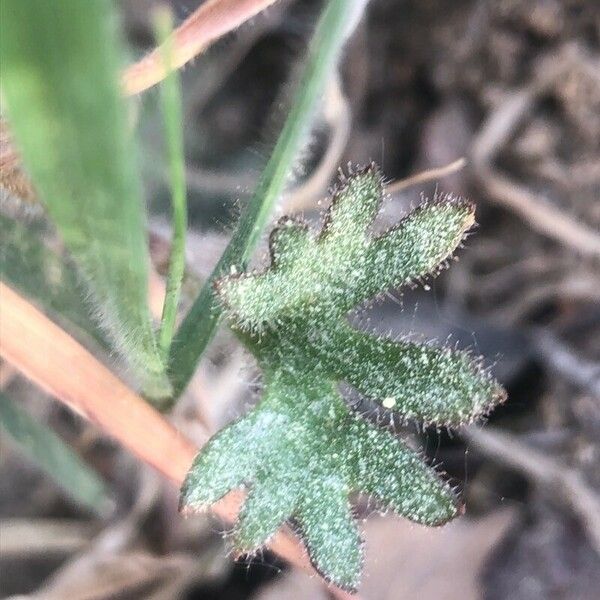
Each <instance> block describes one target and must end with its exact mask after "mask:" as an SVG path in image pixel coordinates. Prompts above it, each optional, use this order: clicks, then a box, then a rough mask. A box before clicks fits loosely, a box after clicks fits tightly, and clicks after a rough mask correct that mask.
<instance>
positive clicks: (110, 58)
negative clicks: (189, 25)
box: [0, 0, 170, 398]
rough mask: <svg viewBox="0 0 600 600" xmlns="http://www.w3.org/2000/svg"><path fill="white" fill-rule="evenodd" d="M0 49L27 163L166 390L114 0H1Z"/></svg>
mask: <svg viewBox="0 0 600 600" xmlns="http://www.w3.org/2000/svg"><path fill="white" fill-rule="evenodd" d="M0 49H1V62H2V88H3V93H4V95H5V97H6V101H7V107H8V113H9V121H10V125H11V127H12V131H13V133H14V137H15V141H16V143H17V145H18V146H19V149H20V150H21V151H22V154H23V160H24V163H25V166H26V168H27V170H28V172H29V174H30V175H31V177H32V179H33V182H34V184H35V187H36V189H37V190H38V192H39V194H40V197H41V199H42V201H43V203H44V205H45V206H46V208H47V210H48V213H49V214H50V217H51V219H52V220H53V222H54V223H55V224H56V227H57V229H58V231H59V233H60V235H61V237H62V238H63V240H64V241H65V243H66V245H67V247H68V249H69V251H70V252H71V253H72V255H73V257H74V258H75V260H76V261H77V263H78V265H79V267H80V268H81V271H82V273H83V277H84V279H85V280H86V282H87V283H88V286H89V289H90V291H91V295H92V297H93V299H94V300H95V302H96V304H97V308H98V310H97V313H98V316H99V318H100V320H101V322H102V325H103V326H104V327H105V328H106V330H107V331H108V332H109V334H110V336H111V338H112V341H113V343H114V344H115V346H116V348H117V349H118V350H119V351H120V352H121V353H122V354H123V356H124V357H125V358H126V359H127V360H128V362H129V364H130V366H131V367H132V368H133V370H134V373H135V374H136V375H137V377H138V378H139V379H140V380H141V382H142V384H143V386H144V388H145V389H146V390H148V393H149V394H150V395H152V396H155V397H157V398H161V397H164V396H166V395H168V393H169V391H170V386H169V383H168V380H167V378H166V375H165V370H164V364H163V361H162V360H161V357H160V355H159V352H158V348H157V345H156V341H155V336H154V331H153V325H152V320H151V316H150V313H149V309H148V304H147V280H148V274H147V271H148V249H147V239H146V222H145V212H144V206H143V204H142V197H141V189H140V182H139V178H138V176H137V172H136V167H137V165H136V160H135V155H136V152H135V148H134V144H133V140H132V139H131V135H130V133H129V131H130V129H131V128H130V127H129V126H128V123H127V114H126V106H125V104H124V101H123V100H122V98H121V94H120V91H119V86H118V79H117V78H118V72H119V68H120V66H121V45H120V43H119V40H118V36H117V34H116V30H115V19H114V15H113V13H112V10H111V2H109V1H108V0H98V1H94V2H80V1H79V0H62V1H61V2H47V1H46V0H28V1H27V2H21V1H20V0H6V1H3V3H2V19H0Z"/></svg>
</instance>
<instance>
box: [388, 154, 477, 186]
mask: <svg viewBox="0 0 600 600" xmlns="http://www.w3.org/2000/svg"><path fill="white" fill-rule="evenodd" d="M466 164H467V160H466V159H465V158H464V157H462V158H459V159H458V160H455V161H454V162H451V163H450V164H448V165H445V166H443V167H438V168H436V169H427V171H421V172H420V173H416V174H415V175H411V176H410V177H406V178H405V179H399V180H398V181H394V183H390V184H389V185H388V186H386V192H387V193H388V194H397V193H398V192H401V191H403V190H405V189H407V188H410V187H414V186H415V185H419V184H421V183H427V182H428V181H434V180H436V179H441V178H442V177H446V176H447V175H452V174H453V173H456V172H457V171H460V170H461V169H463V168H464V167H465V165H466Z"/></svg>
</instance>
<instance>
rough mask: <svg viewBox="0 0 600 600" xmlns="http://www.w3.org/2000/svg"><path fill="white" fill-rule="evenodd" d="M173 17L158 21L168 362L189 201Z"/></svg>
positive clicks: (163, 331) (161, 341)
mask: <svg viewBox="0 0 600 600" xmlns="http://www.w3.org/2000/svg"><path fill="white" fill-rule="evenodd" d="M171 30H172V27H171V16H170V14H169V13H168V12H164V13H161V14H160V15H159V17H158V18H157V32H158V36H159V42H160V43H162V44H163V46H162V47H163V49H164V61H165V68H166V70H167V71H168V75H167V77H166V78H165V79H164V81H163V83H162V85H161V89H160V97H161V104H162V112H163V118H164V129H165V141H166V145H167V154H168V157H169V173H170V186H171V204H172V220H173V237H172V240H171V258H170V263H169V272H168V275H167V289H166V295H165V301H164V305H163V311H162V319H161V325H160V331H159V335H158V345H159V350H160V352H161V354H162V356H164V358H165V359H166V358H167V357H168V355H169V349H170V347H171V341H172V339H173V332H174V330H175V319H176V317H177V306H178V304H179V297H180V295H181V282H182V280H183V275H184V271H185V232H186V229H187V199H186V189H185V159H184V151H183V128H182V123H183V114H182V108H181V85H180V80H179V73H178V71H176V70H173V69H172V68H171V65H172V50H173V49H172V43H171V37H170V35H169V34H170V33H171Z"/></svg>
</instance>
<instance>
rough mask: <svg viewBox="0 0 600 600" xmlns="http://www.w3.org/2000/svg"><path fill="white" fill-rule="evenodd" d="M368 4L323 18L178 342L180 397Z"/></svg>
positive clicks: (336, 8)
mask: <svg viewBox="0 0 600 600" xmlns="http://www.w3.org/2000/svg"><path fill="white" fill-rule="evenodd" d="M364 4H365V0H331V1H330V2H329V3H328V4H327V6H326V8H325V9H324V11H323V13H322V15H321V17H320V19H319V23H318V25H317V28H316V30H315V33H314V36H313V38H312V40H311V43H310V46H309V49H308V57H307V60H306V63H305V66H304V70H303V73H302V76H301V78H300V82H299V85H298V91H297V94H296V97H295V101H294V104H293V106H292V109H291V111H290V113H289V115H288V117H287V120H286V122H285V125H284V127H283V130H282V132H281V134H280V136H279V139H278V141H277V144H276V146H275V149H274V150H273V153H272V155H271V158H270V159H269V162H268V163H267V166H266V168H265V170H264V171H263V173H262V175H261V178H260V180H259V182H258V186H257V188H256V191H255V192H254V195H253V196H252V198H251V200H250V203H249V204H248V206H247V209H246V211H245V212H244V214H243V215H242V217H241V219H240V222H239V224H238V227H237V229H236V231H235V233H234V234H233V237H232V238H231V241H230V242H229V245H228V246H227V248H226V250H225V252H224V253H223V255H222V256H221V259H220V260H219V262H218V264H217V266H216V267H215V269H214V270H213V272H212V274H211V276H210V278H209V279H208V280H207V282H206V283H205V284H204V286H203V288H202V289H201V291H200V293H199V295H198V297H197V298H196V301H195V302H194V304H193V306H192V308H191V309H190V311H189V313H188V314H187V315H186V318H185V320H184V321H183V323H182V324H181V326H180V328H179V330H178V332H177V335H176V336H175V339H174V340H173V344H172V347H171V353H170V357H169V366H170V373H171V380H172V383H173V387H174V392H175V395H178V394H180V393H181V392H182V391H183V390H184V389H185V387H186V385H187V383H188V381H189V380H190V378H191V376H192V375H193V373H194V371H195V369H196V365H197V364H198V361H199V360H200V357H201V356H202V354H203V352H204V350H205V349H206V347H207V346H208V343H209V342H210V340H211V338H212V336H213V334H214V331H215V329H216V326H217V323H218V321H219V318H220V315H221V309H220V307H219V305H218V303H217V302H216V299H215V297H214V295H213V288H212V286H213V282H214V281H215V280H216V279H218V278H219V277H221V276H222V275H223V274H224V273H227V272H229V271H230V269H231V268H232V266H236V267H240V268H243V267H244V263H245V262H246V261H247V260H248V258H249V256H250V255H251V253H252V252H253V250H254V248H255V246H256V244H257V242H258V241H259V239H260V237H261V235H262V232H263V230H264V228H265V227H266V225H267V224H268V221H269V218H270V216H271V213H272V212H273V209H274V207H275V205H276V203H277V200H278V199H279V197H280V195H281V193H282V192H283V190H284V188H285V185H286V181H287V178H288V175H289V173H290V170H291V168H292V166H293V164H294V161H295V160H296V158H297V156H298V153H299V151H300V149H301V148H302V145H303V142H304V140H305V137H306V135H307V134H308V133H309V131H310V126H311V124H312V122H313V118H314V114H315V112H316V110H317V107H318V104H319V100H320V98H321V95H322V93H323V89H324V88H325V84H326V82H327V78H328V76H329V75H330V74H331V73H332V72H333V70H334V69H335V67H336V65H337V62H338V57H339V54H340V51H341V49H342V47H343V45H344V42H345V40H346V38H347V37H348V35H349V34H350V33H351V31H352V28H353V27H352V25H354V24H355V22H356V15H357V12H358V11H360V10H361V9H362V7H363V6H364Z"/></svg>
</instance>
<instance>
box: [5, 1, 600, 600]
mask: <svg viewBox="0 0 600 600" xmlns="http://www.w3.org/2000/svg"><path fill="white" fill-rule="evenodd" d="M154 4H155V3H154V2H153V1H152V0H121V2H120V3H119V5H120V12H121V15H122V18H123V24H124V28H125V31H126V35H127V38H128V40H129V43H130V48H131V54H132V58H133V57H137V56H138V55H142V54H143V53H144V51H146V50H147V49H149V48H150V47H151V46H152V45H153V43H154V42H153V39H154V36H153V33H152V31H153V30H152V23H151V22H150V14H151V11H150V8H151V7H152V6H153V5H154ZM198 4H199V2H198V1H197V0H173V2H172V3H171V6H172V9H173V11H174V14H175V15H176V18H177V20H178V21H181V20H183V19H184V18H185V17H186V16H187V15H189V14H190V13H191V12H192V11H193V10H194V9H195V8H197V6H198ZM320 7H321V2H319V1H316V0H315V1H312V0H300V1H291V0H285V1H283V0H282V1H281V2H279V3H277V4H275V5H274V6H273V7H271V8H270V9H268V10H267V11H266V12H265V13H263V14H261V15H259V16H257V17H256V18H254V19H253V20H252V21H251V22H250V23H247V24H246V25H244V26H243V27H242V28H241V29H240V30H239V31H237V32H236V33H234V34H231V35H229V36H227V37H226V38H225V39H223V40H221V41H219V42H218V43H217V44H215V45H214V46H213V47H211V48H210V49H209V51H208V52H207V53H205V54H204V55H202V56H201V57H199V58H198V59H196V60H195V61H194V62H193V64H192V65H189V66H187V67H186V68H185V70H184V71H183V85H184V90H183V91H184V103H185V106H184V113H185V135H186V159H187V160H186V164H187V183H188V191H189V207H190V223H191V230H190V232H189V238H188V248H187V261H188V265H189V269H190V275H189V276H188V278H187V280H186V284H185V292H184V303H185V302H187V303H188V304H187V305H188V306H189V302H190V301H191V299H192V298H193V295H194V292H195V291H196V290H197V289H198V287H199V285H200V283H201V282H202V280H204V278H205V277H206V276H207V275H208V274H209V273H210V270H211V268H212V266H213V265H214V264H215V262H216V260H217V258H218V256H219V255H220V253H221V251H222V250H223V248H224V247H225V244H226V242H227V240H228V232H229V226H230V224H231V223H232V222H233V219H235V216H236V214H237V213H238V211H239V208H240V206H242V205H243V204H244V202H245V201H247V199H248V197H249V194H250V192H251V191H252V190H253V187H254V184H255V183H256V180H257V177H258V174H259V173H260V169H261V167H262V166H263V165H264V163H265V161H266V158H267V156H268V154H269V151H270V149H271V148H272V145H273V143H274V140H275V138H276V135H277V132H278V130H279V127H280V125H281V123H282V121H283V118H284V116H285V110H286V107H287V106H288V98H289V90H290V87H291V84H290V77H292V82H293V73H294V69H295V65H296V64H297V63H298V62H299V60H301V58H302V56H303V52H304V48H305V44H306V40H307V39H308V37H309V35H310V33H311V31H312V29H313V27H314V23H315V20H316V16H317V14H318V11H319V9H320ZM134 118H135V120H136V122H137V124H138V126H139V129H140V131H141V135H142V137H143V140H144V149H145V154H144V162H143V166H142V168H143V172H144V180H145V183H146V191H147V198H148V200H149V205H150V208H151V212H152V217H151V221H150V227H151V246H152V254H153V260H154V264H155V266H156V268H157V270H158V272H164V271H165V269H166V267H167V260H168V254H169V242H168V240H169V235H170V231H169V226H168V211H169V208H168V207H169V203H168V185H167V169H166V167H164V168H163V167H162V166H161V165H164V159H163V158H162V149H161V145H160V127H161V120H160V116H159V112H158V108H157V97H156V92H155V91H151V92H147V93H146V94H144V95H143V97H142V98H141V99H140V100H139V101H138V104H137V106H136V115H135V116H133V115H132V119H134ZM461 157H465V158H466V160H467V165H466V166H465V167H464V168H462V169H461V170H458V171H456V172H454V173H453V174H452V175H449V176H445V177H443V178H438V179H435V180H434V181H433V182H429V183H423V184H417V185H414V186H411V187H403V189H398V188H401V187H402V186H395V187H396V190H395V191H394V184H393V182H394V181H397V180H400V179H402V178H405V177H408V176H410V175H414V174H415V173H418V172H421V171H426V170H429V169H432V168H437V167H440V166H443V165H446V164H448V163H451V162H453V161H455V160H457V159H459V158H461ZM371 160H374V161H376V162H377V163H378V164H379V165H380V166H381V167H382V170H383V172H384V173H385V175H386V177H387V179H388V180H389V181H390V182H391V183H390V185H391V189H390V191H391V194H390V199H389V201H388V203H387V205H386V209H385V212H384V214H383V216H382V223H391V222H395V221H397V220H398V219H399V218H401V216H402V215H403V214H405V213H406V211H407V210H409V209H410V207H411V206H414V205H416V204H418V203H419V202H420V200H421V197H422V196H429V197H431V196H432V195H433V194H435V193H436V191H440V192H452V193H455V194H460V195H465V196H468V197H469V198H470V199H472V200H473V201H474V202H476V204H477V220H478V223H479V227H478V229H477V231H476V233H475V234H474V235H472V236H471V237H470V238H469V239H468V242H467V244H466V248H465V249H462V250H461V251H460V252H459V258H460V260H459V261H458V262H455V263H452V265H451V268H450V269H449V270H447V271H445V272H444V273H443V274H442V275H441V276H440V277H439V278H437V279H436V280H435V281H434V282H432V283H431V285H430V286H429V289H424V288H416V289H414V290H409V291H405V292H404V293H403V294H402V295H400V293H399V292H397V293H396V294H395V295H394V296H390V298H389V299H388V300H387V301H386V302H384V303H381V304H378V305H376V306H375V307H373V308H372V309H370V311H369V314H368V315H367V314H363V315H361V316H360V319H361V320H362V321H363V322H364V321H366V319H367V318H369V319H370V324H371V326H372V327H374V328H376V329H378V330H381V331H382V332H385V333H389V332H390V331H391V332H392V333H393V334H401V333H402V334H405V333H410V334H413V335H418V336H422V337H424V338H427V339H437V340H441V341H445V340H447V339H449V340H450V343H455V344H457V345H458V346H460V347H470V348H472V349H473V351H474V352H475V353H476V354H481V355H483V356H484V357H485V360H486V362H487V363H488V364H490V365H492V368H493V370H494V373H495V375H496V377H497V378H498V379H499V380H500V381H501V383H502V384H503V385H504V386H505V387H506V388H507V390H508V401H507V402H506V404H505V405H504V406H502V407H501V408H499V409H497V410H496V411H495V412H494V413H493V414H491V415H490V417H489V419H488V421H487V425H486V427H484V428H481V427H468V428H465V429H464V430H462V431H459V432H454V433H453V434H451V435H450V434H449V433H448V432H445V431H444V432H440V431H436V430H427V431H425V432H421V431H417V430H416V429H414V428H413V429H408V430H406V431H404V434H405V435H407V436H412V437H414V438H415V439H418V440H420V442H421V443H422V445H423V448H424V449H425V452H426V454H427V455H428V456H429V457H430V458H431V459H432V460H434V461H435V462H436V463H441V465H443V468H444V469H445V470H446V471H447V473H448V476H449V477H450V478H451V479H452V481H453V482H455V483H456V485H457V486H459V487H460V488H461V489H462V490H463V494H464V498H465V501H466V507H467V508H466V515H465V516H464V517H463V518H461V519H458V520H457V521H456V522H454V523H452V524H450V525H448V526H446V527H444V528H442V529H436V530H427V529H423V528H420V527H418V526H414V525H410V524H408V523H407V522H405V521H403V520H401V519H398V518H394V517H393V516H391V515H388V516H385V517H381V516H372V517H371V518H369V519H368V520H367V521H366V522H365V524H364V531H365V537H366V541H367V560H366V568H365V579H364V583H363V585H362V587H361V597H363V598H365V599H367V600H403V599H414V598H419V599H429V598H432V599H433V598H435V599H436V600H454V599H457V600H458V599H461V600H468V599H470V598H487V599H490V600H501V599H502V600H504V599H510V600H546V599H552V598H557V599H558V598H560V599H567V600H570V599H573V600H574V599H588V598H589V599H592V598H597V597H598V596H597V594H598V590H599V589H600V468H599V466H598V465H600V5H599V4H598V2H597V1H596V0H562V1H561V0H499V1H491V0H455V1H443V0H420V1H419V2H409V1H407V0H372V1H371V2H370V4H369V6H368V9H367V12H366V16H365V18H364V19H363V21H362V22H361V24H360V25H359V26H358V28H357V30H356V32H355V34H354V36H353V37H352V39H351V41H350V43H349V44H348V47H347V49H346V58H345V60H344V61H343V68H342V71H341V73H340V78H339V81H331V83H330V86H329V88H328V90H327V94H326V95H325V96H324V97H323V122H322V125H321V126H320V127H319V128H318V129H317V130H316V132H315V133H314V135H313V137H312V139H311V143H310V145H309V147H308V148H307V151H306V155H305V157H304V159H303V160H302V161H301V168H299V169H298V173H297V176H296V183H295V184H294V186H293V187H292V189H291V190H290V191H289V193H288V194H286V196H285V198H283V199H282V202H281V207H280V212H281V213H282V212H284V211H285V212H301V213H304V214H305V215H306V217H307V218H308V219H311V220H313V221H315V220H316V218H317V217H318V215H319V210H320V207H319V205H318V201H319V200H321V199H322V198H324V197H325V195H326V191H327V188H328V186H329V185H330V184H331V183H332V182H333V181H334V180H335V177H336V172H337V169H338V167H339V166H340V165H344V166H345V165H346V164H347V163H348V162H351V163H353V164H356V163H358V164H360V163H366V162H369V161H371ZM263 261H264V248H263V249H262V251H261V252H259V253H258V254H257V258H256V262H257V263H259V264H260V263H261V262H263ZM1 374H2V386H4V388H5V389H8V388H10V391H11V395H13V396H14V397H17V398H19V399H20V400H21V401H22V402H23V403H26V405H27V406H28V409H29V410H30V411H31V412H33V414H35V416H36V417H37V418H39V419H41V420H45V421H46V422H47V423H49V424H50V425H51V426H52V427H53V428H54V429H55V430H56V431H57V432H58V433H59V434H60V435H61V436H62V437H63V438H64V439H66V440H67V441H68V442H69V443H70V444H71V445H72V447H74V448H75V449H76V451H77V452H78V453H79V454H80V455H81V456H82V457H83V458H84V459H85V460H86V461H87V462H88V463H89V464H91V465H93V466H94V467H95V469H96V470H97V471H98V472H99V473H101V474H102V476H103V477H104V478H105V479H106V481H107V482H108V486H109V490H110V495H111V497H112V500H113V503H114V506H113V507H112V508H111V509H110V510H108V511H106V516H104V517H98V516H94V515H93V514H92V513H90V512H87V511H86V510H85V509H82V508H81V507H80V506H79V505H78V504H77V503H75V502H73V501H72V500H70V499H69V498H68V496H66V495H65V494H64V493H63V492H62V491H61V489H60V488H59V487H57V486H56V484H55V483H53V482H52V480H51V479H49V478H48V477H47V476H45V475H43V474H42V472H41V471H40V470H39V469H38V468H37V467H36V466H35V465H34V463H32V462H29V461H28V460H27V459H26V457H24V456H23V454H22V453H21V452H20V451H19V448H18V446H16V445H14V444H13V443H11V441H10V440H9V439H8V438H6V437H5V436H3V437H2V441H1V443H0V449H1V451H2V453H1V460H0V519H1V521H0V531H1V533H0V591H1V594H2V597H13V598H16V597H19V598H36V599H42V598H43V599H57V600H58V599H64V598H69V599H70V600H84V599H85V600H92V599H93V600H101V599H103V600H108V599H119V600H125V599H138V598H149V599H152V600H168V599H174V598H175V599H179V598H181V599H186V600H187V599H189V600H210V599H213V598H215V599H216V598H218V599H220V600H221V599H222V600H238V599H239V600H241V599H246V598H251V599H253V600H269V599H288V598H289V599H293V600H296V599H298V600H303V599H307V600H308V599H310V600H317V599H321V598H323V599H325V598H328V597H329V596H328V592H327V590H326V589H325V588H324V587H323V586H322V584H321V582H320V581H319V580H318V579H316V578H310V577H309V576H307V575H306V574H304V573H300V572H297V571H295V570H293V569H291V568H289V567H288V566H286V565H285V564H283V563H282V562H281V561H280V560H279V559H277V557H275V556H273V555H271V554H270V553H264V554H262V555H261V556H258V557H255V558H252V559H251V560H246V559H241V560H238V561H237V562H235V561H234V560H233V559H232V557H231V556H230V555H229V549H228V546H227V540H226V539H225V540H223V538H222V536H221V531H222V527H221V526H220V525H219V524H218V523H217V522H216V521H214V520H213V519H211V518H210V517H208V516H206V517H194V518H191V519H187V520H183V519H182V518H180V517H179V516H178V514H177V501H176V490H174V489H173V488H172V487H170V484H168V483H167V482H165V481H163V480H162V479H161V478H160V477H159V476H158V475H157V474H155V473H154V472H152V471H151V469H150V468H148V467H146V466H144V465H141V464H140V463H139V462H138V461H136V460H135V459H134V458H133V457H132V456H131V455H130V454H128V453H127V452H125V451H124V450H122V449H121V448H120V447H119V446H117V445H116V444H114V443H112V442H111V441H110V440H108V439H106V438H105V437H103V436H102V434H101V432H100V431H98V430H97V429H95V428H94V427H93V426H92V425H89V424H86V423H84V422H83V421H81V420H80V419H78V418H76V417H74V416H73V415H72V414H71V413H69V412H68V411H67V409H65V408H63V407H61V406H59V405H58V404H56V403H54V402H53V401H52V400H51V399H50V398H48V397H46V396H45V395H43V393H42V392H40V391H39V390H38V389H36V388H34V387H33V386H32V385H30V384H28V383H26V382H25V381H24V380H22V379H20V378H19V377H18V376H16V375H15V373H14V372H12V371H11V370H10V368H9V367H8V366H7V365H2V373H1ZM256 384H257V378H256V372H255V371H254V368H253V366H252V364H251V362H250V361H249V360H248V358H247V357H246V356H245V355H244V353H243V352H242V351H241V349H240V348H239V346H238V344H237V343H236V342H235V340H234V339H233V337H232V336H230V335H229V334H227V333H226V332H223V331H222V332H221V333H220V334H219V335H218V336H217V338H216V340H215V341H214V343H213V345H212V347H211V350H210V352H209V356H208V359H205V360H204V361H203V362H202V364H201V366H200V368H199V371H198V374H197V376H196V377H195V379H194V381H193V382H192V384H191V386H190V388H189V390H188V392H187V393H186V395H185V397H184V399H183V400H182V402H181V403H180V404H179V406H178V407H177V409H176V412H175V416H174V420H175V422H176V424H177V426H179V427H181V429H182V430H184V431H185V432H186V434H187V435H189V436H191V437H193V438H195V439H196V441H199V442H200V441H202V440H203V438H204V436H205V432H206V431H215V430H217V429H218V428H220V427H222V426H223V425H224V424H225V423H226V422H228V421H229V420H231V419H232V418H233V417H235V416H236V415H237V414H239V413H240V412H241V411H243V410H245V408H247V407H248V406H249V404H250V403H251V402H253V401H254V400H255V398H256V394H255V392H256ZM199 415H201V419H200V417H199ZM391 426H394V424H393V423H392V424H391ZM359 510H360V506H359ZM364 516H367V515H366V513H364Z"/></svg>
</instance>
